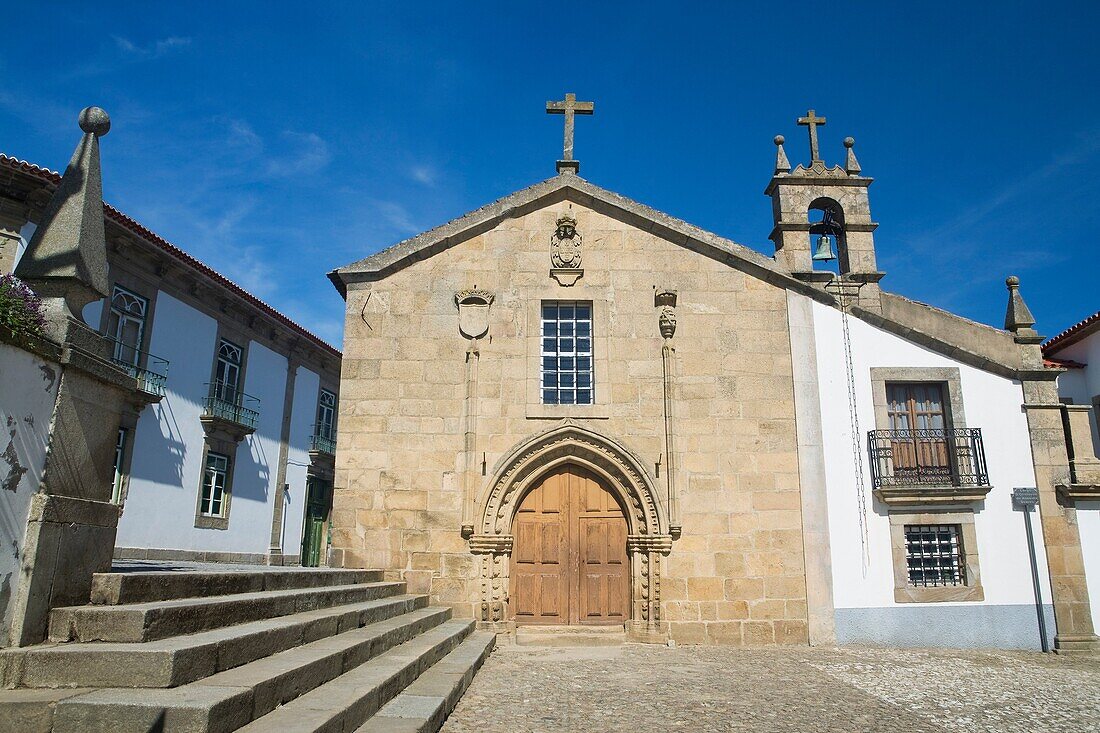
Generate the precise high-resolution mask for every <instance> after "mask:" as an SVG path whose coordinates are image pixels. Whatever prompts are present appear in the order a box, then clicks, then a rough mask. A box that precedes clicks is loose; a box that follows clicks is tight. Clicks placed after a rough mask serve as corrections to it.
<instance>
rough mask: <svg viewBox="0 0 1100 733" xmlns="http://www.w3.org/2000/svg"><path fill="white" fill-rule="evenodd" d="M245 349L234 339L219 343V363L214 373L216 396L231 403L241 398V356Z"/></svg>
mask: <svg viewBox="0 0 1100 733" xmlns="http://www.w3.org/2000/svg"><path fill="white" fill-rule="evenodd" d="M243 355H244V351H243V349H241V347H240V346H237V345H236V344H235V343H233V342H232V341H226V340H225V339H222V340H221V342H219V343H218V365H217V370H216V371H215V374H214V396H215V397H216V398H217V399H219V400H223V401H225V402H228V403H230V404H231V405H237V404H239V400H240V398H241V395H240V388H241V358H242V356H243Z"/></svg>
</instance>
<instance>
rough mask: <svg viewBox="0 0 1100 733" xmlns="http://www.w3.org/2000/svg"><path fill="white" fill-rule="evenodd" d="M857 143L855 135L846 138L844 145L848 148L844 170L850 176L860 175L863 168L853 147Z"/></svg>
mask: <svg viewBox="0 0 1100 733" xmlns="http://www.w3.org/2000/svg"><path fill="white" fill-rule="evenodd" d="M855 145H856V139H855V138H854V137H846V138H844V147H845V148H847V149H848V155H847V157H846V158H845V159H844V172H845V173H847V174H848V175H850V176H858V175H859V173H860V171H861V170H862V169H861V168H860V167H859V161H858V160H856V151H855V150H853V148H854V147H855Z"/></svg>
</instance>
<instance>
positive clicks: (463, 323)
mask: <svg viewBox="0 0 1100 733" xmlns="http://www.w3.org/2000/svg"><path fill="white" fill-rule="evenodd" d="M492 304H493V294H492V293H490V292H489V291H488V290H481V289H479V288H477V287H476V286H475V287H473V288H469V289H467V290H460V291H458V292H457V293H455V305H457V306H458V330H459V331H460V332H461V333H462V335H463V336H465V337H466V338H469V339H477V338H481V337H482V336H484V335H485V334H486V333H488V332H489V306H490V305H492Z"/></svg>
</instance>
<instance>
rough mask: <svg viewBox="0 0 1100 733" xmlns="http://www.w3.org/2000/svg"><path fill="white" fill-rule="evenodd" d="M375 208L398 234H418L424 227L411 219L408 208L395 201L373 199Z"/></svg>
mask: <svg viewBox="0 0 1100 733" xmlns="http://www.w3.org/2000/svg"><path fill="white" fill-rule="evenodd" d="M374 206H375V208H376V209H377V210H378V213H379V214H380V215H381V216H382V219H383V220H384V221H385V222H386V223H387V224H389V225H390V226H391V227H392V228H393V229H394V230H395V231H397V232H398V233H399V234H418V233H420V232H422V231H424V227H422V226H420V225H419V224H417V223H416V222H415V221H413V219H412V216H411V215H410V214H409V210H408V209H406V208H405V207H404V206H402V205H401V204H399V203H397V202H396V201H375V202H374Z"/></svg>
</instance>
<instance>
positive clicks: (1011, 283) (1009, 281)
mask: <svg viewBox="0 0 1100 733" xmlns="http://www.w3.org/2000/svg"><path fill="white" fill-rule="evenodd" d="M1005 285H1007V286H1008V287H1009V288H1018V287H1020V278H1018V277H1016V276H1015V275H1009V276H1008V277H1006V278H1005Z"/></svg>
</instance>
